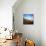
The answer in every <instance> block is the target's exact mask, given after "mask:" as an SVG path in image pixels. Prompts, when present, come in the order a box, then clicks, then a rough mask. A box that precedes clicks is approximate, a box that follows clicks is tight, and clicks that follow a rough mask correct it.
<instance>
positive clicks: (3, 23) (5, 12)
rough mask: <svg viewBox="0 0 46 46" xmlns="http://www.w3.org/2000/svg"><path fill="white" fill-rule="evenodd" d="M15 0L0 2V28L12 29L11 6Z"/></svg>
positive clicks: (0, 0) (2, 0) (1, 0)
mask: <svg viewBox="0 0 46 46" xmlns="http://www.w3.org/2000/svg"><path fill="white" fill-rule="evenodd" d="M15 2H16V0H0V27H7V28H9V29H12V6H13V4H14V3H15Z"/></svg>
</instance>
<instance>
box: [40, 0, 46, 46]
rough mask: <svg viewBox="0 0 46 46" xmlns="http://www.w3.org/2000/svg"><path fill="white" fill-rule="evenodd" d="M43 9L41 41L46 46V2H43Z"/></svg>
mask: <svg viewBox="0 0 46 46" xmlns="http://www.w3.org/2000/svg"><path fill="white" fill-rule="evenodd" d="M41 7H42V8H41V41H42V46H46V0H42V5H41Z"/></svg>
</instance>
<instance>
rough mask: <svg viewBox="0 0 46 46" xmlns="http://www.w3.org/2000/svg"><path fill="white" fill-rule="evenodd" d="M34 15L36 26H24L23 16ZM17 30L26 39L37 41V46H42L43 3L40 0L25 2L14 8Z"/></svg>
mask: <svg viewBox="0 0 46 46" xmlns="http://www.w3.org/2000/svg"><path fill="white" fill-rule="evenodd" d="M24 13H33V14H34V24H33V25H24V24H23V14H24ZM13 14H14V20H15V22H14V24H15V30H18V32H22V33H23V37H24V38H28V39H32V40H34V41H35V43H36V46H41V22H40V20H41V19H40V17H41V1H40V0H23V1H22V2H21V3H19V4H18V3H16V4H15V5H14V6H13Z"/></svg>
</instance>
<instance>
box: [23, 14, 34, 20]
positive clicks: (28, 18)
mask: <svg viewBox="0 0 46 46" xmlns="http://www.w3.org/2000/svg"><path fill="white" fill-rule="evenodd" d="M23 17H24V19H27V20H33V14H24V15H23Z"/></svg>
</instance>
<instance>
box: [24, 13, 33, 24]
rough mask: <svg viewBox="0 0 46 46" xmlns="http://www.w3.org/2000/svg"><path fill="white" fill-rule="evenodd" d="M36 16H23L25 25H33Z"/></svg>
mask: <svg viewBox="0 0 46 46" xmlns="http://www.w3.org/2000/svg"><path fill="white" fill-rule="evenodd" d="M33 23H34V16H33V14H24V15H23V24H33Z"/></svg>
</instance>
